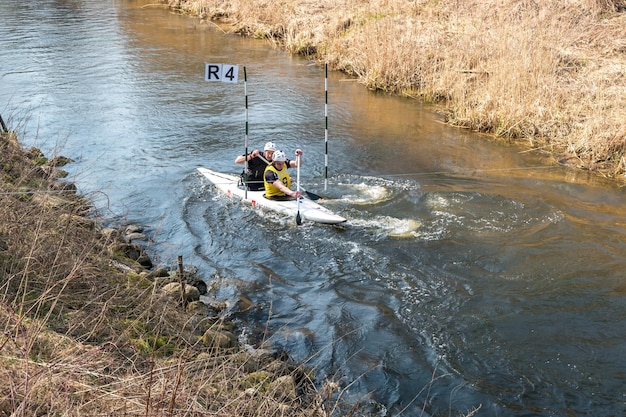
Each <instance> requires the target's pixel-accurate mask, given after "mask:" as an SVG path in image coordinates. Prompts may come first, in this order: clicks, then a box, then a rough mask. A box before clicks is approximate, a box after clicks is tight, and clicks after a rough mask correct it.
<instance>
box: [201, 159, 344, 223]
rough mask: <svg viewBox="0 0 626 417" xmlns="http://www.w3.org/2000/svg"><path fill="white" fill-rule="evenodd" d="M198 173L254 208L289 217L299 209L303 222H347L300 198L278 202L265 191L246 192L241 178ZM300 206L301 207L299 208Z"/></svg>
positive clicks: (303, 197)
mask: <svg viewBox="0 0 626 417" xmlns="http://www.w3.org/2000/svg"><path fill="white" fill-rule="evenodd" d="M198 171H200V173H201V174H202V175H204V176H205V177H207V178H208V179H209V181H211V182H212V183H213V184H214V185H215V186H216V187H217V188H219V189H220V190H222V191H223V192H225V193H226V194H228V195H230V196H234V197H237V198H240V199H241V200H243V201H245V202H248V203H250V204H251V205H252V206H253V207H263V208H266V209H269V210H272V211H276V212H278V213H283V214H285V215H287V216H292V217H293V218H295V217H296V214H297V213H298V209H299V210H300V217H301V218H302V220H308V221H312V222H316V223H325V224H339V223H343V222H345V221H346V219H345V218H343V217H341V216H339V215H337V214H335V213H333V212H332V211H330V210H328V209H327V208H326V207H322V206H320V205H319V204H317V203H316V202H315V201H313V200H311V199H309V198H306V197H305V196H304V194H305V193H303V196H302V197H300V204H299V205H298V201H297V200H295V199H294V200H287V201H277V200H269V199H267V198H265V197H264V194H265V191H263V190H261V191H246V190H244V189H243V188H242V187H240V186H239V176H237V175H231V174H224V173H221V172H215V171H211V170H210V169H207V168H198ZM298 206H299V207H298Z"/></svg>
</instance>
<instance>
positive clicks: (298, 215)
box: [296, 155, 302, 226]
mask: <svg viewBox="0 0 626 417" xmlns="http://www.w3.org/2000/svg"><path fill="white" fill-rule="evenodd" d="M296 164H297V166H298V170H297V171H296V172H297V174H296V181H297V183H298V191H300V155H296ZM300 198H302V197H298V214H296V224H297V225H298V226H299V225H301V224H302V218H301V217H300Z"/></svg>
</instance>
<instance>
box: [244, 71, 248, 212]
mask: <svg viewBox="0 0 626 417" xmlns="http://www.w3.org/2000/svg"><path fill="white" fill-rule="evenodd" d="M243 94H244V96H245V98H246V112H245V115H246V131H245V134H244V142H245V147H246V149H245V152H244V168H243V172H244V174H243V179H244V184H243V186H244V196H243V198H244V199H246V200H247V199H248V76H247V75H246V67H245V66H244V67H243Z"/></svg>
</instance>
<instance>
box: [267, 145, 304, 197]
mask: <svg viewBox="0 0 626 417" xmlns="http://www.w3.org/2000/svg"><path fill="white" fill-rule="evenodd" d="M298 157H299V158H298ZM298 160H299V161H300V164H302V150H301V149H296V160H295V161H291V160H289V159H287V156H286V155H285V152H283V151H280V150H278V151H276V152H274V156H273V160H272V163H271V164H269V165H268V166H267V168H265V175H264V178H263V179H264V180H265V198H269V199H271V200H291V199H294V198H299V197H300V195H301V193H300V191H293V190H292V189H291V176H290V175H289V173H288V172H287V168H295V167H297V166H298V162H297V161H298Z"/></svg>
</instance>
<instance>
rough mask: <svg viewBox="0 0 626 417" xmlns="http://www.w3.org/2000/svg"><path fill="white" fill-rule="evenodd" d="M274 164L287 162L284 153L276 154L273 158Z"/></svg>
mask: <svg viewBox="0 0 626 417" xmlns="http://www.w3.org/2000/svg"><path fill="white" fill-rule="evenodd" d="M272 160H273V161H274V162H285V161H286V160H287V155H285V152H283V151H276V152H274V157H273V158H272Z"/></svg>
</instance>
